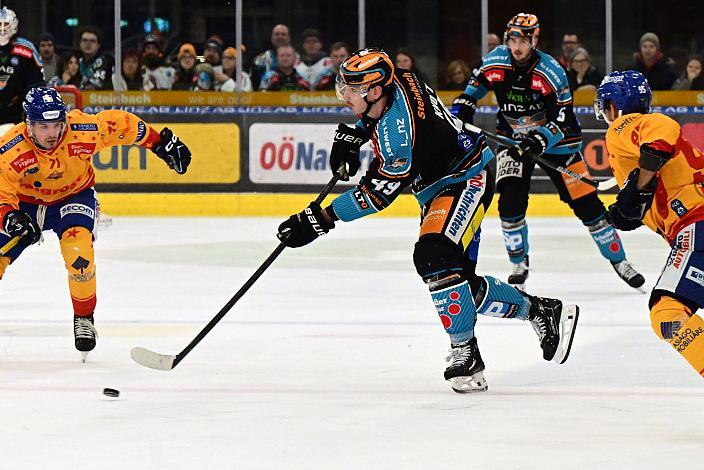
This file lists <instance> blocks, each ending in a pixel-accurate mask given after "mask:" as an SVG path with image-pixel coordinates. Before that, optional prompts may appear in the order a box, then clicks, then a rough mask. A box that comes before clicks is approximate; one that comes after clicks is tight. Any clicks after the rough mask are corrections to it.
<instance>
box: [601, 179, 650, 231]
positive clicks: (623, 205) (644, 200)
mask: <svg viewBox="0 0 704 470" xmlns="http://www.w3.org/2000/svg"><path fill="white" fill-rule="evenodd" d="M639 171H640V170H639V169H638V168H636V169H635V170H633V171H632V172H631V173H630V174H629V175H628V179H627V180H626V182H625V183H624V185H623V188H622V189H621V191H620V192H619V193H618V195H617V196H616V202H615V203H613V204H611V205H610V206H609V211H608V212H607V214H606V216H607V218H608V220H609V222H611V225H613V226H614V227H616V228H617V229H619V230H623V231H629V230H635V229H637V228H638V227H640V226H641V225H643V222H642V219H643V217H645V213H646V212H648V210H649V209H650V206H651V205H652V203H653V197H654V196H655V188H657V179H655V178H653V179H652V180H650V183H648V186H647V187H645V188H643V189H638V185H637V183H638V173H639Z"/></svg>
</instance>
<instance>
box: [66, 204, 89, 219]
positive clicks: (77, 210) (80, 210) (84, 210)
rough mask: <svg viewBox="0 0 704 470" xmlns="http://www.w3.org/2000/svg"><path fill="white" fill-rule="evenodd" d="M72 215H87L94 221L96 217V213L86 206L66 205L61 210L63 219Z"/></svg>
mask: <svg viewBox="0 0 704 470" xmlns="http://www.w3.org/2000/svg"><path fill="white" fill-rule="evenodd" d="M70 214H78V215H85V216H86V217H90V218H91V219H92V218H94V216H95V211H94V210H93V209H91V208H90V207H88V206H86V205H85V204H66V205H65V206H63V207H62V208H61V217H66V216H67V215H70Z"/></svg>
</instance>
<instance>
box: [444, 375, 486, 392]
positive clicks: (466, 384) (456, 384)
mask: <svg viewBox="0 0 704 470" xmlns="http://www.w3.org/2000/svg"><path fill="white" fill-rule="evenodd" d="M447 383H449V384H450V387H452V390H453V391H455V392H457V393H476V392H486V391H487V389H488V388H489V386H488V385H487V383H486V379H485V378H484V373H483V372H477V373H476V374H473V375H470V376H469V377H453V378H451V379H450V380H448V381H447Z"/></svg>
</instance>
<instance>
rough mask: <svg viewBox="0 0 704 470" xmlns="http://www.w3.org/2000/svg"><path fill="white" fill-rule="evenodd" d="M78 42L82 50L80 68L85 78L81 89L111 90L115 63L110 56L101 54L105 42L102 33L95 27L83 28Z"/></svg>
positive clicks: (79, 32) (80, 30)
mask: <svg viewBox="0 0 704 470" xmlns="http://www.w3.org/2000/svg"><path fill="white" fill-rule="evenodd" d="M78 40H79V47H80V49H81V57H80V58H79V61H78V66H79V69H80V71H81V76H82V77H83V79H82V81H81V86H80V87H79V88H80V89H81V90H111V89H112V79H111V76H112V73H113V69H114V63H115V61H114V59H113V58H112V57H111V56H110V55H108V54H106V53H100V52H99V50H100V44H101V43H102V41H103V33H102V31H100V29H98V28H96V27H95V26H83V27H82V28H81V29H79V31H78Z"/></svg>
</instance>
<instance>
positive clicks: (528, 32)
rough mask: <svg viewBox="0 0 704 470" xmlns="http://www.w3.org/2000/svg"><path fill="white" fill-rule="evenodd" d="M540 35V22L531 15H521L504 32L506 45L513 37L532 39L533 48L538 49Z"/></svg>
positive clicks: (515, 17) (510, 22) (514, 18)
mask: <svg viewBox="0 0 704 470" xmlns="http://www.w3.org/2000/svg"><path fill="white" fill-rule="evenodd" d="M539 35H540V22H539V21H538V17H537V16H535V15H533V14H531V13H519V14H517V15H516V16H514V17H513V18H511V20H510V21H509V22H508V23H507V24H506V32H504V43H506V42H508V38H510V37H511V36H517V37H525V38H528V39H530V41H531V44H532V45H533V48H536V47H538V36H539Z"/></svg>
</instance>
